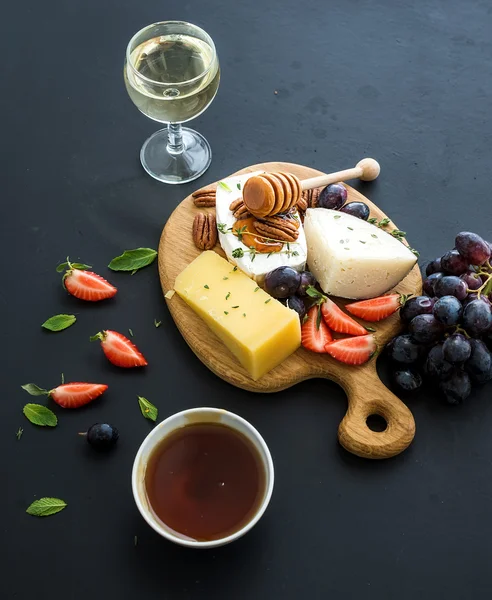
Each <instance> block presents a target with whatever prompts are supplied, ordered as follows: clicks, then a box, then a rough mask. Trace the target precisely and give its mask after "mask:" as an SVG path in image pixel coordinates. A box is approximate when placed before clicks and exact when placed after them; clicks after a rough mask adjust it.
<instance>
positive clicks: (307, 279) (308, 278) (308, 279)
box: [297, 271, 316, 296]
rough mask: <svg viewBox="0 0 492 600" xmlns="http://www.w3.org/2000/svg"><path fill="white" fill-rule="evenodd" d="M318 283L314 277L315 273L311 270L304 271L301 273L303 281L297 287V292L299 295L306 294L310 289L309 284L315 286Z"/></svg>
mask: <svg viewBox="0 0 492 600" xmlns="http://www.w3.org/2000/svg"><path fill="white" fill-rule="evenodd" d="M315 285H316V279H315V277H314V275H313V274H312V273H311V271H303V272H302V273H301V283H300V284H299V287H298V289H297V294H298V295H299V296H306V295H307V292H306V290H307V289H308V287H309V286H315Z"/></svg>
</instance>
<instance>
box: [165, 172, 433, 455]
mask: <svg viewBox="0 0 492 600" xmlns="http://www.w3.org/2000/svg"><path fill="white" fill-rule="evenodd" d="M258 170H264V171H272V172H275V171H287V172H290V173H293V174H294V175H297V177H299V179H301V180H302V179H307V178H309V177H314V176H316V175H321V174H322V173H320V172H319V171H316V170H315V169H311V168H309V167H304V166H301V165H296V164H291V163H283V162H270V163H262V164H258V165H253V166H251V167H247V168H245V169H242V170H241V171H238V172H237V173H235V175H239V174H242V173H247V172H252V171H258ZM347 189H348V200H347V201H348V202H351V201H354V200H361V201H363V202H365V203H366V204H368V205H369V207H370V209H371V216H372V217H377V218H378V219H382V218H384V217H386V215H385V214H384V213H383V212H382V211H381V210H379V208H378V207H377V206H375V205H374V204H373V203H372V202H371V201H370V200H368V199H367V198H366V197H365V196H363V195H362V194H360V193H359V192H357V191H356V190H354V189H353V188H351V187H350V186H347ZM199 210H202V211H203V210H205V211H214V210H215V209H213V208H209V209H197V208H196V207H195V205H194V204H193V199H192V197H191V196H188V197H187V198H185V199H184V200H183V201H182V202H181V204H180V205H179V206H178V207H177V208H176V210H175V211H174V212H173V213H172V215H171V217H170V218H169V220H168V222H167V224H166V226H165V227H164V230H163V232H162V236H161V241H160V244H159V274H160V278H161V285H162V289H163V292H164V293H166V292H167V291H169V290H172V289H173V286H174V281H175V279H176V277H177V275H178V274H179V273H180V272H181V271H182V270H183V269H184V268H185V267H186V266H187V265H188V264H189V263H190V262H191V261H192V260H193V259H195V258H196V257H197V256H198V254H199V253H200V250H198V249H197V248H196V247H195V245H194V243H193V240H192V233H191V232H192V224H193V219H194V217H195V215H196V213H197V212H198V211H199ZM394 228H396V226H395V225H394V224H393V223H391V224H390V225H389V227H388V230H391V229H394ZM215 251H216V252H217V253H218V254H220V255H221V256H224V257H225V254H224V252H223V251H222V248H221V247H220V246H219V245H218V244H217V246H216V247H215ZM421 285H422V279H421V276H420V271H419V268H418V266H417V265H416V266H415V267H414V269H413V270H412V271H411V272H410V273H409V274H408V275H407V277H406V278H405V279H404V280H403V281H402V282H401V283H400V284H399V285H398V286H397V287H396V288H395V291H398V292H400V293H402V294H417V295H418V294H419V293H420V290H421ZM336 301H337V302H338V303H339V304H340V305H341V306H343V304H344V303H345V302H346V301H344V300H339V299H336ZM167 304H168V306H169V310H170V311H171V314H172V316H173V318H174V321H175V322H176V325H177V326H178V329H179V330H180V332H181V334H182V335H183V337H184V339H185V340H186V342H187V343H188V345H189V346H190V348H191V349H192V350H193V352H194V353H195V354H196V355H197V356H198V358H199V359H200V360H201V361H202V362H203V363H204V364H205V365H207V367H208V368H209V369H210V370H212V371H213V372H214V373H215V374H216V375H218V376H219V377H221V378H222V379H224V380H225V381H227V382H229V383H231V384H232V385H235V386H238V387H240V388H243V389H246V390H250V391H252V392H279V391H281V390H283V389H285V388H288V387H290V386H292V385H295V384H296V383H299V382H300V381H304V380H305V379H310V378H313V377H324V378H327V379H331V380H332V381H335V382H337V383H338V384H340V385H341V386H342V388H343V389H344V390H345V392H346V394H347V398H348V410H347V413H346V415H345V417H344V418H343V420H342V422H341V423H340V426H339V428H338V439H339V441H340V443H341V445H342V446H343V447H344V448H346V449H347V450H348V451H349V452H352V453H354V454H357V455H358V456H362V457H366V458H388V457H391V456H395V455H396V454H399V453H400V452H402V451H403V450H405V448H407V447H408V445H409V444H410V443H411V441H412V440H413V437H414V435H415V421H414V419H413V415H412V413H411V412H410V410H409V409H408V408H407V407H406V406H405V404H403V402H401V400H399V399H398V398H397V397H396V396H395V395H394V394H392V393H391V392H390V391H389V390H388V388H386V387H385V386H384V385H383V383H382V382H381V380H380V379H379V377H378V374H377V371H376V358H375V357H374V358H372V359H371V360H370V361H369V362H368V363H366V364H365V365H362V366H359V367H352V366H348V365H344V364H342V363H339V362H337V361H336V360H334V359H333V358H331V357H330V356H328V355H327V354H316V353H314V352H308V351H307V350H304V349H303V348H300V349H299V350H297V351H296V352H295V353H294V354H292V355H291V356H290V357H289V358H288V359H287V360H285V361H284V362H283V363H282V364H281V365H279V366H278V367H277V368H275V369H274V370H273V371H270V372H269V373H267V374H266V375H265V376H263V377H262V378H261V379H259V380H258V381H253V380H252V379H251V378H250V377H249V375H248V373H247V372H246V370H245V369H244V368H243V367H242V366H241V365H240V364H239V363H238V362H237V360H236V359H235V357H234V356H233V355H232V354H231V353H230V352H229V350H227V348H226V347H225V346H224V345H223V344H222V342H221V341H220V340H219V339H218V338H217V337H216V336H215V335H214V334H213V333H212V332H211V331H210V329H209V328H208V327H207V325H206V324H205V323H204V321H202V319H200V317H198V316H197V315H196V314H195V313H194V312H193V310H192V309H191V308H190V307H188V306H187V305H186V304H185V303H184V302H183V301H182V300H181V298H179V296H178V295H177V294H174V296H173V297H172V298H171V299H169V300H167ZM373 325H374V327H375V329H376V333H375V334H374V335H375V337H376V340H377V343H378V346H379V347H380V348H382V347H383V346H384V344H385V343H386V342H388V341H389V340H390V339H391V338H392V337H393V336H394V335H395V334H396V333H397V332H398V331H399V329H400V319H399V317H398V314H395V315H393V316H392V317H390V318H388V319H386V320H384V321H381V322H380V323H376V324H373ZM373 414H377V415H380V416H381V417H383V418H384V419H385V421H386V423H387V427H386V429H385V430H384V431H382V432H377V431H372V430H371V429H369V427H368V426H367V423H366V421H367V417H368V416H369V415H373Z"/></svg>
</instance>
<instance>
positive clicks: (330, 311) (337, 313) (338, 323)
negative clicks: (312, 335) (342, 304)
mask: <svg viewBox="0 0 492 600" xmlns="http://www.w3.org/2000/svg"><path fill="white" fill-rule="evenodd" d="M321 312H322V313H323V319H324V320H325V321H326V324H327V325H328V327H329V328H330V329H333V331H337V332H338V333H348V334H350V335H366V334H367V330H366V329H365V328H364V327H362V325H361V324H360V323H357V321H354V319H352V317H349V316H348V315H347V314H345V313H344V312H343V310H342V309H341V308H339V307H338V306H337V305H336V304H335V303H334V302H333V300H330V299H329V298H326V300H325V301H324V302H323V304H322V305H321Z"/></svg>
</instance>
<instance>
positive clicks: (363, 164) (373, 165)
mask: <svg viewBox="0 0 492 600" xmlns="http://www.w3.org/2000/svg"><path fill="white" fill-rule="evenodd" d="M380 171H381V167H380V166H379V163H378V162H377V160H374V158H363V159H362V160H361V161H359V162H358V163H357V164H356V166H355V167H353V168H352V169H345V170H344V171H337V172H336V173H329V174H327V175H319V176H318V177H311V178H310V179H304V181H301V187H302V189H303V190H311V189H313V188H317V187H322V186H325V185H329V184H330V183H337V182H338V181H347V179H362V181H372V180H373V179H376V177H377V176H378V175H379V172H380Z"/></svg>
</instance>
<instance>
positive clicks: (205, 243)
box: [193, 212, 217, 250]
mask: <svg viewBox="0 0 492 600" xmlns="http://www.w3.org/2000/svg"><path fill="white" fill-rule="evenodd" d="M193 242H194V243H195V246H196V247H197V248H199V249H200V250H212V248H213V247H214V246H215V244H216V243H217V221H216V219H215V215H212V214H210V213H208V214H206V213H202V212H200V213H198V214H197V215H196V217H195V220H194V221H193Z"/></svg>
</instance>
